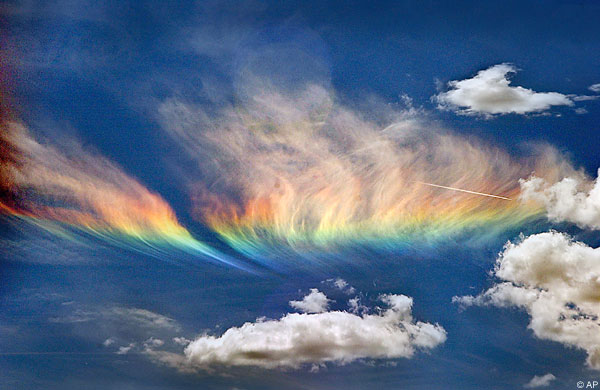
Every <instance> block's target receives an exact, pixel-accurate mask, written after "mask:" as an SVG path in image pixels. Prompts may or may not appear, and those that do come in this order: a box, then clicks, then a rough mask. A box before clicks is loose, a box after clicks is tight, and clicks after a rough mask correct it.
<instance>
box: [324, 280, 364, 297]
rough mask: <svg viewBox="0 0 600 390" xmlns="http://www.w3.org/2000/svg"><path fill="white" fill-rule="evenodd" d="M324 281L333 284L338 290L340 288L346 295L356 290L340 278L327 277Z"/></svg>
mask: <svg viewBox="0 0 600 390" xmlns="http://www.w3.org/2000/svg"><path fill="white" fill-rule="evenodd" d="M324 282H329V283H331V284H332V285H333V287H335V288H337V289H338V290H340V291H342V292H344V293H346V294H348V295H352V294H354V293H355V292H356V289H355V288H354V287H352V286H351V285H350V284H349V283H348V282H346V281H345V280H344V279H342V278H335V279H327V280H325V281H324ZM324 282H323V283H324Z"/></svg>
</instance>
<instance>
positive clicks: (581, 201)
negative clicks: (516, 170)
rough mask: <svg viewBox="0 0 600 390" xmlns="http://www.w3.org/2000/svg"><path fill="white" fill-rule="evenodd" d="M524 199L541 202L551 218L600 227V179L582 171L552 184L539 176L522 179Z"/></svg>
mask: <svg viewBox="0 0 600 390" xmlns="http://www.w3.org/2000/svg"><path fill="white" fill-rule="evenodd" d="M520 184H521V199H522V200H524V201H529V200H533V201H538V202H540V203H542V204H543V205H544V206H545V208H546V210H547V213H548V218H549V219H550V220H552V221H555V222H563V221H567V222H572V223H575V224H577V225H578V226H580V227H583V228H591V229H600V181H599V180H598V179H596V181H595V182H592V181H591V180H589V179H588V178H586V177H585V176H584V175H583V174H579V175H574V176H571V177H567V178H564V179H563V180H561V181H559V182H557V183H553V184H550V183H548V182H546V181H545V180H543V179H540V178H538V177H531V178H529V179H527V180H520Z"/></svg>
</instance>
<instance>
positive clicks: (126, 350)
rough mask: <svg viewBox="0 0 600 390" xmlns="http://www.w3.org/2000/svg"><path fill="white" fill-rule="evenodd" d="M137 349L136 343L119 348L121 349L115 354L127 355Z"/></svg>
mask: <svg viewBox="0 0 600 390" xmlns="http://www.w3.org/2000/svg"><path fill="white" fill-rule="evenodd" d="M134 347H135V343H131V344H129V345H127V346H123V347H119V349H118V350H117V352H115V353H116V354H117V355H126V354H128V353H129V352H130V351H131V350H132V349H133V348H134Z"/></svg>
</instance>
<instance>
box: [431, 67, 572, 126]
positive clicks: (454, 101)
mask: <svg viewBox="0 0 600 390" xmlns="http://www.w3.org/2000/svg"><path fill="white" fill-rule="evenodd" d="M516 71H517V69H516V68H515V67H514V66H513V65H511V64H506V63H504V64H499V65H495V66H492V67H490V68H488V69H485V70H481V71H479V72H478V73H477V75H475V76H474V77H473V78H470V79H465V80H454V81H450V82H449V83H448V86H449V90H448V91H446V92H441V93H439V94H438V95H436V96H434V97H433V100H434V101H436V102H437V103H438V107H439V108H441V109H450V110H452V111H455V112H457V113H459V114H467V115H484V116H491V115H494V114H509V113H514V114H527V113H531V112H542V111H545V110H548V109H549V108H550V107H551V106H572V105H573V101H572V100H571V99H570V98H569V97H568V96H567V95H563V94H561V93H558V92H535V91H533V90H531V89H527V88H523V87H513V86H511V85H510V83H511V81H510V80H509V79H508V77H507V75H509V74H511V73H516Z"/></svg>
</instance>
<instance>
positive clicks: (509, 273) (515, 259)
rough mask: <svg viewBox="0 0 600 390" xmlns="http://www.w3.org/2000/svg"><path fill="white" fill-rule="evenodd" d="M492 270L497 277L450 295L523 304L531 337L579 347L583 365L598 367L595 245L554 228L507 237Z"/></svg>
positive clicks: (599, 293)
mask: <svg viewBox="0 0 600 390" xmlns="http://www.w3.org/2000/svg"><path fill="white" fill-rule="evenodd" d="M494 273H495V275H496V277H498V278H499V279H501V280H502V281H503V282H501V283H499V284H497V285H495V286H493V287H492V288H490V289H489V290H487V291H485V292H484V293H482V294H480V295H478V296H476V297H472V296H467V297H455V298H453V301H454V302H458V303H460V304H462V305H464V306H469V305H494V306H499V307H509V306H516V307H520V308H523V309H525V310H527V312H528V313H529V315H530V316H531V321H530V323H529V328H530V329H531V330H532V331H533V332H534V334H535V335H536V336H537V337H539V338H541V339H547V340H553V341H557V342H559V343H563V344H565V345H569V346H573V347H576V348H580V349H582V350H585V351H586V352H587V355H588V357H587V365H588V366H590V367H591V368H594V369H597V370H600V321H599V317H600V305H599V304H598V303H599V302H600V249H598V248H591V247H589V246H587V245H585V244H583V243H581V242H574V241H572V240H571V238H570V237H569V236H567V235H566V234H562V233H558V232H547V233H541V234H535V235H532V236H529V237H527V238H525V239H523V240H522V241H521V242H520V243H517V244H513V243H511V242H508V243H507V244H506V246H505V249H504V251H503V253H501V254H500V257H499V258H498V261H497V263H496V267H495V270H494Z"/></svg>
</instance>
